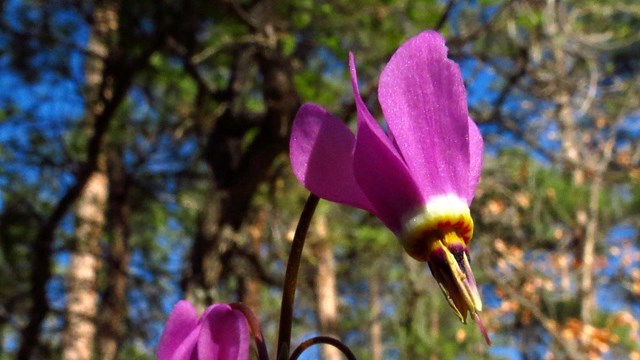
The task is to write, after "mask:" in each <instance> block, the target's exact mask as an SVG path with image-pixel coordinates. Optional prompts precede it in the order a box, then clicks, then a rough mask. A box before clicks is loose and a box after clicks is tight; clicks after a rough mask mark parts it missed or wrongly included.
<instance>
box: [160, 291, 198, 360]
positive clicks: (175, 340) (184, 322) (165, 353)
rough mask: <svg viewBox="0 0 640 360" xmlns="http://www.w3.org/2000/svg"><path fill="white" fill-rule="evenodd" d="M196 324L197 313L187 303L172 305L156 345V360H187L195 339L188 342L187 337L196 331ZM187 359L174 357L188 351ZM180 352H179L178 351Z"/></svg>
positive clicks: (180, 302)
mask: <svg viewBox="0 0 640 360" xmlns="http://www.w3.org/2000/svg"><path fill="white" fill-rule="evenodd" d="M197 324H198V313H197V312H196V309H194V307H193V305H191V304H190V303H189V302H188V301H185V300H181V301H179V302H178V303H177V304H176V305H174V307H173V310H171V315H169V320H167V324H166V325H165V327H164V330H163V331H162V336H161V337H160V343H159V344H158V357H157V359H158V360H172V359H174V360H177V359H184V360H188V359H189V357H190V356H191V352H192V351H193V348H194V347H195V338H193V339H192V340H191V341H189V335H190V334H191V333H192V332H193V331H194V329H196V327H197ZM189 348H190V349H191V352H188V354H187V355H188V356H187V357H180V356H178V357H176V356H175V355H179V354H177V353H183V354H184V353H185V351H187V350H188V349H189ZM178 350H180V351H178Z"/></svg>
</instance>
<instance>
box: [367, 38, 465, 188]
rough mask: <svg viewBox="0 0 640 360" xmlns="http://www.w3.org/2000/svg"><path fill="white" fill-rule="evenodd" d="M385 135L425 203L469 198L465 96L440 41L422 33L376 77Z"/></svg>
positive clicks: (405, 46) (404, 45)
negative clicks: (437, 198)
mask: <svg viewBox="0 0 640 360" xmlns="http://www.w3.org/2000/svg"><path fill="white" fill-rule="evenodd" d="M378 97H379V100H380V105H381V107H382V111H383V113H384V116H385V118H386V120H387V124H388V125H389V129H390V131H391V133H392V134H393V136H394V137H395V139H396V142H397V145H398V148H399V150H400V153H401V154H402V156H403V157H404V159H405V161H406V163H407V166H408V167H409V170H410V172H411V175H412V176H413V178H414V179H415V181H416V183H417V184H418V185H419V187H420V190H421V192H422V194H423V196H424V197H425V199H427V200H428V199H429V198H431V197H432V196H434V195H441V194H448V193H454V194H456V195H458V196H460V197H461V198H467V195H468V192H469V143H468V141H469V140H468V127H469V125H468V120H467V118H468V110H467V100H466V91H465V89H464V83H463V81H462V75H461V73H460V68H459V67H458V65H456V64H455V63H454V62H453V61H451V60H449V59H447V48H446V46H445V44H444V39H443V38H442V37H441V36H440V35H439V34H438V33H436V32H433V31H427V32H423V33H421V34H419V35H417V36H415V37H413V38H411V39H410V40H408V41H407V42H406V43H404V44H403V45H402V46H400V48H399V49H398V50H397V51H396V53H395V54H394V55H393V56H392V57H391V60H389V63H387V65H386V67H385V68H384V70H383V71H382V74H381V75H380V85H379V88H378Z"/></svg>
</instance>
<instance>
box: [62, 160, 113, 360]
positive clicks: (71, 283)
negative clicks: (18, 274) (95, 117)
mask: <svg viewBox="0 0 640 360" xmlns="http://www.w3.org/2000/svg"><path fill="white" fill-rule="evenodd" d="M104 166H105V165H104V160H103V161H100V165H99V167H98V168H99V170H98V171H96V172H94V173H93V175H91V177H90V178H89V180H88V181H87V184H86V186H85V188H84V191H83V193H82V195H81V196H80V198H79V199H78V204H77V209H76V218H77V224H76V239H75V246H74V249H73V250H72V253H71V261H70V263H69V268H68V272H67V301H66V309H65V310H66V314H65V317H66V326H65V329H64V332H63V335H62V358H63V359H65V360H90V359H91V358H92V354H93V345H94V337H95V333H96V323H95V315H96V309H97V303H98V289H97V283H96V278H97V272H98V269H99V267H100V257H99V250H100V239H101V237H102V230H103V227H104V221H105V216H104V214H105V209H106V201H107V193H108V184H109V181H108V179H107V176H106V174H105V172H104Z"/></svg>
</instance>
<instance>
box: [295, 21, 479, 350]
mask: <svg viewBox="0 0 640 360" xmlns="http://www.w3.org/2000/svg"><path fill="white" fill-rule="evenodd" d="M349 67H350V70H351V83H352V86H353V93H354V97H355V102H356V108H357V119H358V124H357V135H356V136H354V135H353V133H352V132H351V131H350V130H349V129H348V128H347V126H346V125H345V124H344V123H343V122H342V121H340V120H339V119H337V118H336V117H334V116H332V115H331V114H329V113H328V112H327V111H325V110H324V109H323V108H321V107H320V106H318V105H315V104H304V105H303V106H302V107H301V108H300V110H299V111H298V114H297V115H296V118H295V121H294V124H293V129H292V134H291V142H290V147H291V165H292V167H293V172H294V174H295V175H296V177H297V178H298V180H299V181H300V182H301V183H302V184H303V185H304V186H305V187H306V188H307V189H309V191H311V192H312V193H314V194H316V195H317V196H319V197H321V198H324V199H327V200H331V201H335V202H338V203H342V204H346V205H350V206H354V207H357V208H360V209H364V210H367V211H369V212H371V213H372V214H374V215H375V216H377V217H378V218H379V219H380V220H382V222H383V223H384V224H385V225H386V226H387V227H388V228H389V229H390V230H391V231H393V232H394V233H395V234H396V236H397V237H398V239H399V240H400V242H401V243H402V246H403V247H404V249H405V250H406V251H407V253H408V254H409V255H411V256H412V257H413V258H415V259H417V260H419V261H426V262H428V264H429V268H430V269H431V272H432V274H433V275H434V277H435V278H436V280H437V281H438V283H439V285H440V288H441V289H442V291H443V292H444V294H445V296H446V298H447V300H448V301H449V304H450V305H451V307H452V308H453V309H454V311H455V312H456V314H457V315H458V317H459V318H460V320H461V321H462V322H465V321H466V317H467V313H470V314H471V315H472V317H474V319H475V320H476V321H477V322H478V325H479V327H480V329H481V331H482V332H483V335H485V337H486V332H485V331H484V328H483V326H482V323H481V322H480V318H479V316H478V311H481V310H482V302H481V300H480V296H479V294H478V289H477V287H476V282H475V279H474V276H473V273H472V271H471V267H470V265H469V251H468V250H467V244H468V243H469V241H470V240H471V237H472V235H473V220H472V219H471V215H470V212H469V204H470V203H471V200H473V196H474V193H475V191H476V187H477V185H478V181H479V179H480V172H481V170H482V149H483V142H482V136H481V135H480V132H479V130H478V127H477V126H476V124H475V123H474V122H473V120H472V119H471V118H470V117H469V114H468V110H467V100H466V91H465V88H464V83H463V80H462V75H461V73H460V68H459V67H458V65H456V64H455V63H454V62H453V61H451V60H449V59H448V58H447V48H446V46H445V43H444V39H443V38H442V37H441V36H440V35H439V34H438V33H436V32H433V31H426V32H423V33H421V34H419V35H417V36H415V37H413V38H412V39H410V40H409V41H407V42H406V43H404V44H403V45H402V46H400V48H399V49H398V50H397V51H396V53H395V54H394V55H393V56H392V57H391V60H389V63H387V65H386V67H385V68H384V70H383V71H382V74H381V75H380V82H379V88H378V99H379V101H380V105H381V108H382V112H383V113H384V117H385V119H386V124H387V126H388V132H387V133H385V132H384V131H383V129H382V128H381V127H380V126H379V125H378V123H377V122H376V120H375V119H374V118H373V116H372V115H371V113H370V112H369V110H368V109H367V107H366V106H365V104H364V102H363V101H362V98H361V96H360V93H359V90H358V80H357V76H356V68H355V60H354V57H353V54H350V56H349ZM487 342H488V338H487Z"/></svg>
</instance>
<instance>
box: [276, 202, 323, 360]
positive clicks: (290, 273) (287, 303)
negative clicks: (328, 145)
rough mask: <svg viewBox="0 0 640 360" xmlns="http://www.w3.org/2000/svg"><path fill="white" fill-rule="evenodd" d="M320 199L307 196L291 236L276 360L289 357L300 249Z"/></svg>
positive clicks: (284, 359)
mask: <svg viewBox="0 0 640 360" xmlns="http://www.w3.org/2000/svg"><path fill="white" fill-rule="evenodd" d="M319 200H320V198H318V197H317V196H315V195H313V194H309V197H308V198H307V202H306V203H305V205H304V210H302V214H301V215H300V220H299V221H298V227H297V228H296V233H295V235H294V236H293V243H292V244H291V252H290V253H289V260H288V262H287V271H286V273H285V275H284V286H283V289H282V305H281V306H282V307H281V308H280V328H279V331H278V351H277V356H276V359H277V360H287V358H288V357H289V348H290V346H291V326H292V323H293V302H294V300H295V296H296V283H297V281H298V268H299V267H300V260H301V259H302V249H303V248H304V241H305V239H306V237H307V230H309V224H310V223H311V218H312V217H313V213H314V212H315V210H316V206H317V205H318V201H319Z"/></svg>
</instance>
